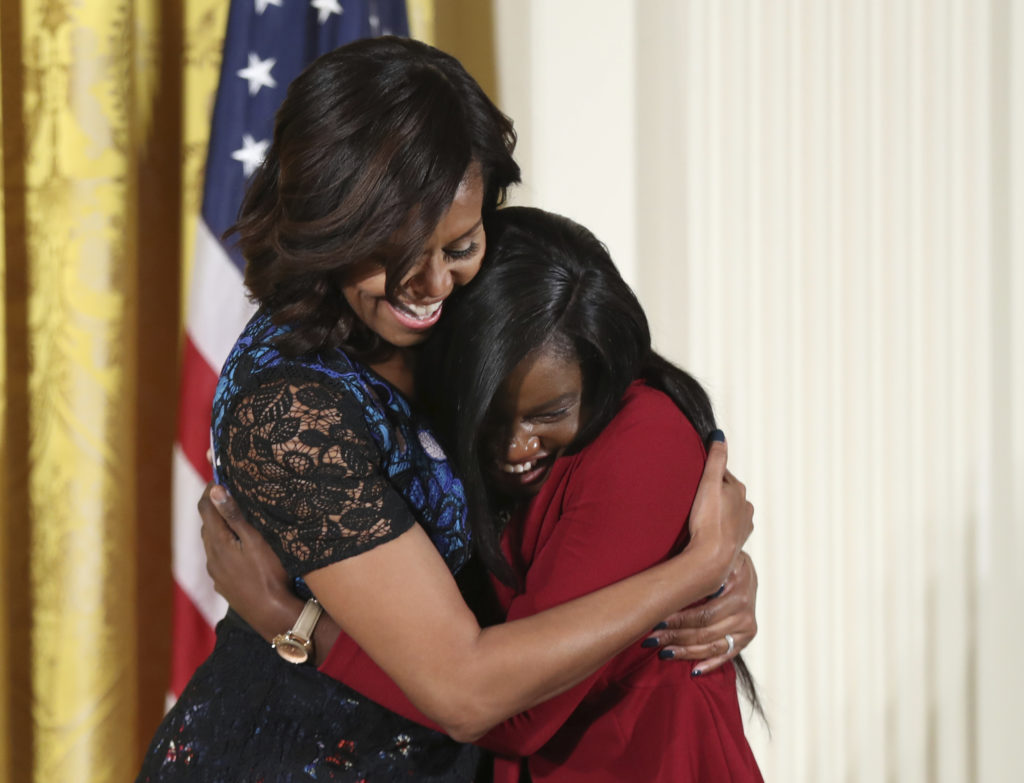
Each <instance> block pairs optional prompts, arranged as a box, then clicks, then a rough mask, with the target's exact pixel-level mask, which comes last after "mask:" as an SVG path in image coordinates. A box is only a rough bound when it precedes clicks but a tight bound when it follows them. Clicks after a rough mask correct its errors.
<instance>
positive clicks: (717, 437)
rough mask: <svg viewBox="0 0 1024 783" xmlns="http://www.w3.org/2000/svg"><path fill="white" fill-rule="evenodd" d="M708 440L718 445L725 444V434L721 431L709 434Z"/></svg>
mask: <svg viewBox="0 0 1024 783" xmlns="http://www.w3.org/2000/svg"><path fill="white" fill-rule="evenodd" d="M710 440H712V441H718V442H719V443H725V433H724V432H722V431H721V430H715V431H714V432H712V433H711V438H710Z"/></svg>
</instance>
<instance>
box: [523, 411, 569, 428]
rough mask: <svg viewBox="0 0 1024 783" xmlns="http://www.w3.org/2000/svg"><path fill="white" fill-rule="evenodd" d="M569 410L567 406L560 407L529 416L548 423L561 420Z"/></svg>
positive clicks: (534, 419) (533, 419)
mask: <svg viewBox="0 0 1024 783" xmlns="http://www.w3.org/2000/svg"><path fill="white" fill-rule="evenodd" d="M569 412H570V409H569V408H560V409H559V410H557V411H547V412H545V413H537V414H534V415H533V416H531V417H530V420H531V421H539V422H544V423H548V424H550V423H552V422H556V421H561V420H562V419H564V418H565V417H566V416H568V415H569Z"/></svg>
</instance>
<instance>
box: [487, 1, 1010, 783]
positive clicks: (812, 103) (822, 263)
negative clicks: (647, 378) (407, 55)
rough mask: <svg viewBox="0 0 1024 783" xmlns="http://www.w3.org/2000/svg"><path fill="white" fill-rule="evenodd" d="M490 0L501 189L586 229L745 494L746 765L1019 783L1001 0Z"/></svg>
mask: <svg viewBox="0 0 1024 783" xmlns="http://www.w3.org/2000/svg"><path fill="white" fill-rule="evenodd" d="M496 9H497V14H496V19H497V41H498V47H499V80H500V84H501V92H502V96H501V100H502V102H503V104H504V107H505V108H506V110H507V111H508V112H509V113H510V114H511V115H512V116H513V117H515V118H516V119H517V121H518V122H517V124H518V127H519V131H520V134H521V136H522V138H523V140H524V150H523V156H522V159H523V162H524V164H525V177H526V179H527V182H528V183H529V187H527V188H525V189H524V191H523V194H522V195H521V196H520V200H521V201H528V202H530V203H533V204H536V205H538V206H543V207H546V208H550V209H555V210H557V211H562V212H565V213H567V214H569V215H571V216H574V217H576V218H577V219H579V220H581V222H584V223H586V224H587V225H589V226H590V227H591V228H593V229H594V230H595V232H596V233H597V234H598V235H599V236H601V237H602V238H605V239H606V241H608V244H609V246H610V247H611V249H612V251H613V253H614V254H615V255H616V256H617V257H618V258H619V259H620V260H621V261H622V262H623V269H624V273H625V274H626V275H627V277H629V279H631V280H632V281H633V282H634V284H635V285H636V287H637V290H638V292H639V293H640V295H641V298H642V299H643V301H644V303H645V306H646V307H647V310H648V313H649V315H650V316H651V320H652V323H653V325H654V327H655V331H656V336H657V342H658V345H659V346H660V348H661V349H662V350H663V351H664V352H665V353H666V354H668V355H669V356H670V357H672V358H673V359H675V360H676V361H678V362H680V363H681V364H683V365H685V366H686V367H687V368H689V369H690V370H691V371H693V372H694V373H695V374H696V375H697V376H698V377H700V378H701V379H702V380H703V381H704V382H705V383H706V385H707V387H708V388H709V391H710V392H711V394H712V397H713V399H714V401H715V402H716V406H717V410H718V413H719V418H720V421H721V423H722V425H723V428H724V429H725V430H726V433H727V434H728V436H729V439H730V443H731V447H732V451H731V457H730V464H731V466H732V467H733V468H734V470H735V471H736V472H737V473H738V474H739V475H740V476H741V477H742V478H743V479H744V481H746V483H747V485H748V489H749V493H750V495H751V497H752V499H753V500H754V502H755V504H756V506H757V509H758V511H757V523H758V528H757V530H756V532H755V536H754V539H753V540H752V542H751V545H750V550H751V551H752V553H753V554H754V556H755V559H756V561H757V563H758V566H759V571H760V576H761V591H760V603H759V617H760V621H761V633H760V635H759V637H758V639H757V641H756V642H755V644H754V645H753V646H752V647H751V648H750V650H749V653H748V656H747V657H748V659H749V661H750V663H751V666H752V668H753V669H754V671H755V674H756V675H757V676H758V678H759V681H760V684H761V689H762V694H763V696H764V698H765V702H766V706H767V709H768V713H769V718H770V721H771V727H772V736H771V738H770V739H769V737H768V734H767V732H766V731H765V730H764V728H763V727H762V726H761V725H760V724H759V723H758V722H757V721H754V722H752V723H751V724H750V727H749V731H750V736H751V740H752V743H753V744H754V747H755V752H756V753H757V756H758V759H759V760H760V762H761V764H762V768H763V770H764V773H765V778H766V779H767V780H778V781H782V780H785V781H808V782H815V783H817V782H818V781H850V782H851V783H875V782H876V781H880V780H889V781H900V783H910V782H913V781H950V783H953V782H954V781H955V782H956V783H961V782H962V781H979V782H981V783H990V781H1017V780H1024V754H1022V753H1021V750H1020V747H1019V739H1018V735H1019V731H1018V729H1019V727H1020V726H1021V725H1022V719H1021V717H1020V706H1019V705H1020V702H1021V700H1022V698H1024V676H1022V674H1021V669H1020V664H1019V663H1018V662H1017V655H1016V652H1017V650H1018V649H1020V647H1021V646H1022V644H1024V627H1022V618H1024V611H1022V610H1021V606H1020V604H1021V602H1022V601H1024V250H1022V248H1024V192H1022V188H1024V52H1022V49H1024V3H1020V2H1014V1H1013V0H989V1H988V2H978V1H975V0H678V1H677V0H637V2H635V3H632V2H627V1H626V0H534V1H533V2H523V1H522V0H515V1H513V0H497V2H496ZM574 18H585V19H587V21H586V22H585V23H580V24H574V23H573V19H574ZM580 96H584V98H585V99H581V97H580ZM680 730H685V727H680Z"/></svg>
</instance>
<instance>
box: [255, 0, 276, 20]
mask: <svg viewBox="0 0 1024 783" xmlns="http://www.w3.org/2000/svg"><path fill="white" fill-rule="evenodd" d="M268 5H276V6H277V7H278V8H280V7H281V0H256V13H257V15H259V16H263V12H264V11H266V10H267V6H268Z"/></svg>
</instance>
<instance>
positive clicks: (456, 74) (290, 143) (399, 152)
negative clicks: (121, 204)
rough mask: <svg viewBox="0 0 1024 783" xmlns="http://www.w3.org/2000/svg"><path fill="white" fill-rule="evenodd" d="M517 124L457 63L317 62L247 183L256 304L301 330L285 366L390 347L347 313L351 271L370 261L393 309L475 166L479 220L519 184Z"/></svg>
mask: <svg viewBox="0 0 1024 783" xmlns="http://www.w3.org/2000/svg"><path fill="white" fill-rule="evenodd" d="M515 142H516V137H515V132H514V130H513V128H512V121H511V120H510V119H509V118H508V117H506V116H505V115H504V114H502V113H501V111H499V110H498V108H497V107H496V106H495V105H494V104H493V103H492V102H491V101H490V99H489V98H488V97H487V96H486V95H485V94H484V92H483V90H482V89H481V88H480V86H479V85H478V84H477V83H476V82H475V81H474V80H473V78H472V77H471V76H470V75H469V74H468V73H466V71H465V69H464V68H463V67H462V65H461V64H459V62H458V60H456V59H455V58H454V57H452V56H450V55H448V54H445V53H444V52H441V51H439V50H438V49H435V48H433V47H431V46H428V45H427V44H424V43H421V42H419V41H414V40H410V39H405V38H396V37H383V38H369V39H365V40H360V41H356V42H355V43H351V44H348V45H347V46H343V47H340V48H338V49H335V50H334V51H332V52H329V53H327V54H325V55H323V56H322V57H320V58H318V59H317V60H315V61H314V62H313V63H312V64H311V65H310V66H309V67H308V68H306V70H305V71H303V72H302V74H300V75H299V76H298V78H296V79H295V81H294V82H292V84H291V85H290V86H289V88H288V92H287V95H286V97H285V99H284V102H283V103H282V104H281V107H280V109H279V110H278V112H277V117H276V120H275V127H274V139H273V142H272V144H271V146H270V148H269V150H268V151H267V155H266V158H265V159H264V161H263V164H262V165H261V166H260V167H259V169H257V171H256V173H255V174H254V175H253V178H252V180H251V182H250V183H249V187H248V190H247V192H246V196H245V199H244V201H243V203H242V206H241V209H240V212H239V217H238V220H237V221H236V222H235V224H234V225H233V226H232V227H231V228H230V229H228V231H227V232H226V234H225V236H230V235H236V236H237V242H238V246H239V249H240V250H241V252H242V254H243V256H245V259H246V262H247V263H246V270H245V283H246V285H247V286H248V288H249V291H250V293H251V295H252V297H253V298H254V299H255V300H256V301H258V302H259V303H260V305H261V306H263V307H265V308H267V309H269V310H270V311H271V312H272V315H273V318H274V321H275V322H276V323H288V324H291V325H292V329H291V330H290V331H289V332H288V333H287V335H286V336H285V337H284V338H283V339H282V340H281V343H280V347H281V349H282V350H284V351H286V352H288V353H290V354H293V355H294V354H300V353H305V352H307V351H311V350H318V349H321V348H332V347H344V348H346V349H347V350H349V351H351V352H353V353H354V354H355V355H356V356H358V357H360V358H363V359H373V358H375V357H380V356H383V355H385V354H386V352H387V351H388V350H389V346H388V345H387V344H386V343H384V342H383V341H382V340H381V339H380V338H379V337H378V336H377V335H376V334H374V333H373V332H372V331H371V330H370V329H369V328H367V327H366V326H365V325H363V324H362V323H361V322H360V321H359V320H358V319H357V318H356V316H355V314H354V313H353V312H352V310H351V308H350V307H349V306H348V303H347V302H346V300H345V297H344V295H343V294H342V291H341V286H342V282H343V280H344V279H345V275H346V272H348V271H349V270H350V268H351V267H352V266H353V265H354V264H357V263H360V262H365V261H367V260H372V261H375V262H377V263H379V264H380V265H381V266H382V267H383V268H384V269H385V270H386V272H387V293H388V295H389V296H393V295H394V293H395V290H396V289H397V287H398V285H399V284H400V282H401V280H402V278H403V277H404V276H405V274H406V273H407V272H408V271H409V270H410V269H411V268H412V267H413V265H414V264H415V263H416V262H417V260H418V259H419V255H420V253H421V251H422V247H423V244H424V242H426V240H427V239H428V238H429V237H430V235H431V234H432V233H433V231H434V229H435V227H436V226H437V224H438V223H439V222H440V220H441V218H442V217H443V215H444V213H445V212H446V211H447V209H448V207H449V206H450V205H451V202H452V200H453V198H454V196H455V192H456V190H457V189H458V187H459V184H460V183H461V182H462V180H463V178H464V177H465V176H466V174H467V171H468V170H469V169H470V167H471V165H475V166H478V167H479V171H480V174H481V176H482V178H483V183H484V204H483V210H484V213H485V214H487V213H490V212H492V211H494V210H495V209H496V208H497V207H498V205H499V204H500V203H502V201H503V200H504V196H505V190H506V188H507V187H508V186H509V185H512V184H513V183H516V182H518V181H519V167H518V166H517V165H516V163H515V161H514V160H513V159H512V151H513V149H514V148H515Z"/></svg>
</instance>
